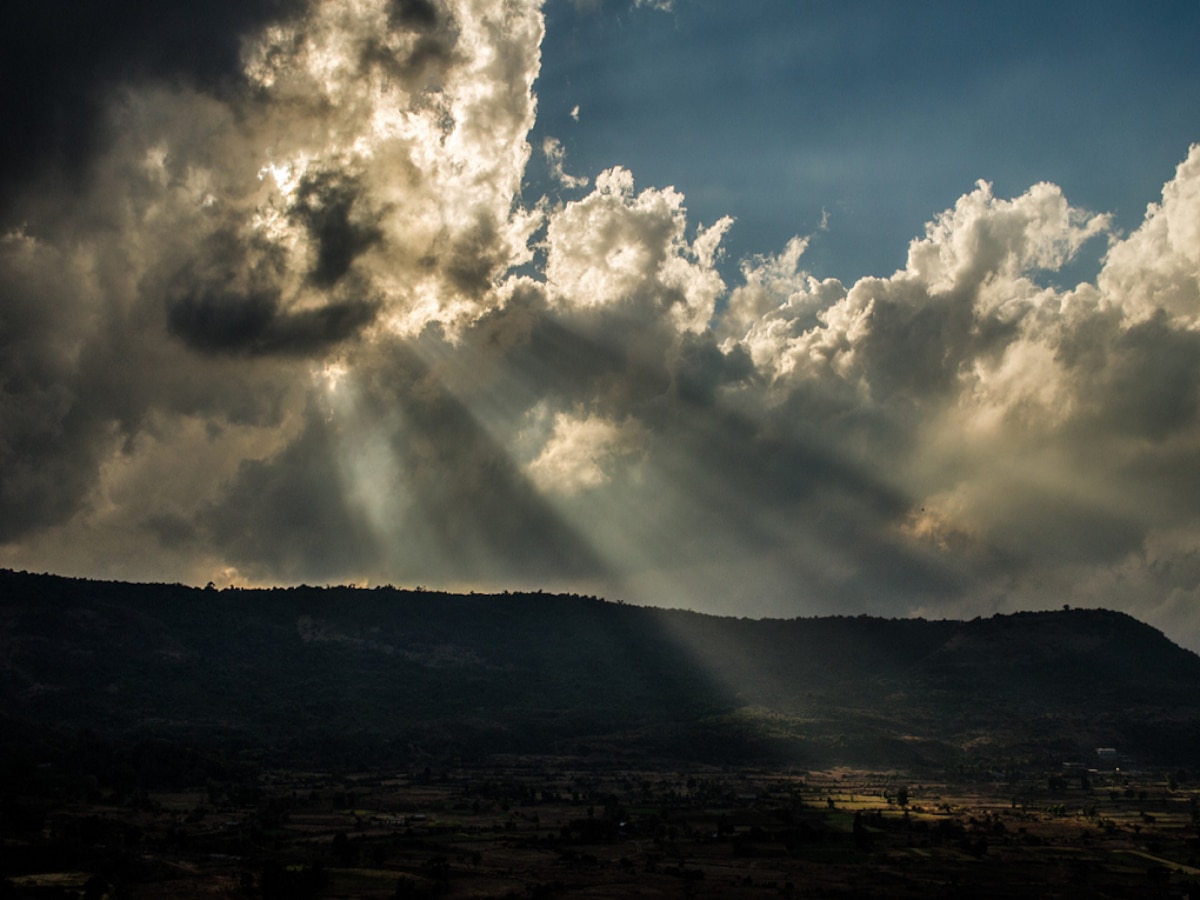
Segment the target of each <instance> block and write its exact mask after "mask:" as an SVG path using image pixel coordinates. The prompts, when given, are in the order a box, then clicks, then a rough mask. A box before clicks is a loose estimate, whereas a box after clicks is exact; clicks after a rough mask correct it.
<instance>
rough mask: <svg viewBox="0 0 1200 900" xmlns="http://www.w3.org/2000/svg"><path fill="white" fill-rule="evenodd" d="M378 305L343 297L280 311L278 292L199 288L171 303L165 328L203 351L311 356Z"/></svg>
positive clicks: (351, 331)
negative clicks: (324, 302) (329, 301)
mask: <svg viewBox="0 0 1200 900" xmlns="http://www.w3.org/2000/svg"><path fill="white" fill-rule="evenodd" d="M378 309H379V308H378V305H377V304H374V303H367V302H363V301H345V302H338V303H330V304H327V305H325V306H322V307H320V308H318V309H305V310H298V311H295V312H282V311H281V310H280V304H279V295H278V294H277V293H268V292H264V293H257V294H237V293H227V292H223V291H220V290H216V291H203V292H201V293H195V294H187V295H185V296H183V297H180V298H178V299H177V300H175V301H173V302H172V303H171V305H170V307H169V308H168V311H167V329H168V331H169V332H170V333H171V334H173V335H175V336H176V337H178V338H180V339H181V340H182V341H183V342H184V343H186V344H187V345H188V346H189V347H191V348H193V349H195V350H199V351H201V352H204V353H235V354H236V353H245V354H250V355H259V354H275V353H278V354H285V355H286V354H293V355H298V356H310V355H312V354H314V353H318V352H320V351H321V350H323V349H324V348H327V347H330V346H332V345H334V344H338V343H340V342H342V341H344V340H346V339H347V338H350V337H352V336H353V335H355V334H357V333H358V332H359V331H360V330H361V329H362V328H363V327H364V326H366V325H368V324H370V322H371V321H372V320H373V319H374V318H375V316H376V314H377V312H378Z"/></svg>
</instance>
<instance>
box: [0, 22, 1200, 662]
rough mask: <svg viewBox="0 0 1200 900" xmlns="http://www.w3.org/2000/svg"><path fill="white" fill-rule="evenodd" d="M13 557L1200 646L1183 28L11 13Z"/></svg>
mask: <svg viewBox="0 0 1200 900" xmlns="http://www.w3.org/2000/svg"><path fill="white" fill-rule="evenodd" d="M0 35H3V36H2V37H0V42H2V44H0V98H2V100H0V102H2V104H3V107H2V108H3V109H4V110H5V116H4V118H5V123H6V124H5V128H4V129H3V133H2V134H0V566H4V567H8V568H14V569H25V570H30V571H49V572H56V573H61V574H68V575H79V576H87V577H94V578H120V579H127V580H136V581H167V582H184V583H191V584H205V583H207V582H209V581H212V582H214V583H215V584H217V585H219V586H223V585H228V584H237V585H242V586H250V585H269V584H297V583H308V584H346V583H355V584H365V585H377V584H395V585H398V586H409V587H411V586H417V585H421V586H426V587H430V588H445V589H451V590H481V591H495V590H504V589H513V590H525V589H539V588H540V589H545V590H555V591H559V590H561V591H574V592H578V593H586V594H598V595H601V596H605V597H607V598H609V599H612V600H622V601H625V602H631V603H642V604H653V605H662V606H673V607H683V608H689V609H696V610H701V611H704V612H711V613H720V614H726V615H737V616H752V617H761V616H781V617H792V616H813V615H829V614H844V615H859V614H864V613H865V614H871V615H886V616H913V615H920V616H925V617H929V618H943V617H955V618H959V617H965V618H973V617H974V616H978V615H982V616H988V615H992V614H994V613H1004V612H1012V611H1016V610H1022V609H1043V608H1058V607H1060V606H1062V605H1064V604H1069V605H1072V606H1083V607H1095V606H1102V607H1107V608H1110V609H1120V610H1124V611H1127V612H1130V613H1131V614H1133V615H1135V616H1137V617H1138V618H1140V619H1143V620H1144V621H1148V622H1150V623H1151V624H1153V625H1155V626H1157V627H1159V628H1161V629H1163V630H1164V631H1165V632H1166V633H1167V634H1168V636H1170V637H1171V638H1173V639H1174V640H1176V641H1177V642H1179V643H1181V644H1183V645H1185V646H1188V647H1191V648H1192V649H1200V553H1198V550H1200V145H1197V143H1196V142H1200V57H1198V55H1197V54H1196V53H1195V52H1194V48H1195V46H1196V43H1197V39H1198V38H1200V4H1198V3H1196V2H1195V0H1189V2H1175V0H1162V2H1159V3H1155V4H1138V5H1135V4H1132V3H1127V2H1126V3H1117V2H1087V3H1084V2H1075V0H1064V2H1060V3H1056V4H1051V5H1050V6H1049V7H1047V6H1046V5H1045V4H1036V5H1035V4H1033V3H1028V2H1024V0H1014V2H1011V3H1004V4H980V3H962V2H958V3H949V2H940V0H914V2H911V3H904V4H899V3H889V2H883V0H876V2H865V0H863V2H858V0H841V2H836V3H835V2H823V0H811V2H800V0H787V2H785V0H755V2H754V3H752V4H749V5H747V4H741V5H735V4H729V3H723V2H718V0H674V2H665V0H544V2H542V0H505V2H503V3H502V2H499V0H345V2H337V3H334V2H320V0H312V2H304V0H250V2H247V0H237V2H234V0H218V2H214V3H210V4H206V5H204V7H203V8H195V9H192V8H190V5H189V6H187V7H186V8H185V7H180V8H177V9H176V8H171V7H169V6H168V7H163V6H162V5H161V4H151V3H148V2H146V0H123V2H116V3H113V4H106V5H104V6H103V7H97V6H96V5H95V4H91V3H86V2H83V0H61V2H55V3H42V4H32V3H12V4H6V5H5V7H4V9H3V11H2V12H0Z"/></svg>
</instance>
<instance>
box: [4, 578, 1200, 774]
mask: <svg viewBox="0 0 1200 900" xmlns="http://www.w3.org/2000/svg"><path fill="white" fill-rule="evenodd" d="M0 702H2V704H3V713H4V716H5V718H6V720H7V722H6V725H7V726H8V727H6V728H5V732H6V733H7V734H8V735H9V738H8V740H9V741H10V742H11V741H15V740H29V738H28V735H29V734H31V733H36V734H42V735H45V734H60V735H62V734H66V735H73V734H76V733H78V732H80V731H81V730H83V731H85V732H87V733H94V734H95V735H96V736H98V737H99V738H101V739H104V740H119V741H124V742H138V741H143V742H144V741H153V740H159V741H167V742H170V743H171V744H172V745H173V746H185V747H189V748H194V749H195V750H196V751H197V752H210V751H217V752H220V753H221V754H223V755H224V756H225V757H227V758H230V755H231V754H236V755H240V756H242V757H246V758H256V759H261V760H266V761H271V762H307V763H318V762H320V763H325V764H333V763H345V764H353V763H363V764H365V763H373V762H384V761H387V760H396V759H405V760H412V759H414V758H422V757H429V758H432V757H444V756H458V757H460V758H472V757H474V758H479V757H482V756H486V755H491V754H496V753H560V754H578V755H589V754H591V755H595V754H608V755H613V756H614V757H615V756H636V755H638V754H643V755H645V754H653V755H667V756H673V757H679V758H692V759H704V760H710V761H725V760H729V761H734V760H741V761H744V760H763V761H772V762H796V763H801V764H803V763H813V762H831V761H847V762H870V763H876V764H900V765H903V764H915V763H946V762H951V761H956V760H957V761H961V760H964V759H968V760H974V761H976V762H977V763H978V764H980V765H984V764H987V765H1003V764H1012V763H1016V762H1021V761H1039V760H1043V759H1052V758H1062V757H1064V756H1067V757H1069V756H1078V757H1079V758H1080V759H1083V760H1087V759H1089V758H1093V754H1094V748H1095V747H1097V746H1115V747H1117V748H1118V749H1119V750H1121V751H1122V752H1123V753H1125V754H1128V755H1130V756H1131V757H1133V758H1135V759H1137V760H1139V761H1141V762H1144V763H1148V762H1162V763H1168V764H1182V765H1192V764H1194V763H1195V762H1196V757H1197V756H1200V751H1198V749H1197V748H1200V741H1198V740H1197V738H1200V657H1197V656H1196V655H1195V654H1193V653H1191V652H1189V651H1186V650H1183V649H1182V648H1180V647H1178V646H1176V645H1174V644H1173V643H1171V642H1170V641H1169V640H1167V639H1166V638H1165V637H1164V636H1163V635H1162V634H1161V633H1160V632H1158V631H1156V630H1154V629H1153V628H1150V627H1149V626H1147V625H1144V624H1142V623H1140V622H1138V621H1137V620H1135V619H1133V618H1131V617H1129V616H1127V615H1124V614H1122V613H1115V612H1108V611H1103V610H1073V611H1062V612H1045V613H1019V614H1015V615H1009V616H994V617H992V618H990V619H975V620H973V621H971V622H953V621H924V620H919V619H899V620H885V619H877V618H870V617H866V616H860V617H857V618H847V617H833V618H819V619H792V620H748V619H734V618H722V617H715V616H705V615H700V614H697V613H691V612H684V611H678V610H659V609H649V608H640V607H633V606H625V605H621V604H613V603H607V602H604V601H602V600H598V599H596V598H589V597H578V596H551V595H545V594H512V595H509V594H504V595H487V596H483V595H471V596H461V595H449V594H442V593H436V592H425V591H404V590H394V589H391V588H386V589H372V590H360V589H353V588H309V587H300V588H290V589H276V590H222V591H215V590H202V589H196V588H189V587H183V586H179V585H144V584H122V583H112V582H98V581H86V580H77V579H67V578H59V577H54V576H46V575H30V574H25V573H14V572H8V571H3V572H0ZM39 729H41V730H39ZM14 735H23V736H24V737H20V738H17V737H13V736H14Z"/></svg>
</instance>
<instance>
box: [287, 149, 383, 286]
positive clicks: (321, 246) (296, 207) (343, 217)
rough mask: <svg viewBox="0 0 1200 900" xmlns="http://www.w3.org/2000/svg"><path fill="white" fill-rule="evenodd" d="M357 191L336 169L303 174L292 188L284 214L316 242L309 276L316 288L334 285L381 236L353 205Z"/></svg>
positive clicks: (356, 200)
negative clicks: (294, 196)
mask: <svg viewBox="0 0 1200 900" xmlns="http://www.w3.org/2000/svg"><path fill="white" fill-rule="evenodd" d="M361 192H362V188H361V186H359V185H358V184H356V183H355V181H354V179H353V178H349V177H346V176H344V175H342V174H341V173H338V172H314V173H311V174H306V175H305V176H304V178H302V179H301V181H300V186H299V187H298V188H297V190H296V199H295V200H294V201H293V202H292V205H291V207H290V208H289V209H288V215H289V216H290V217H291V218H292V219H293V220H295V221H298V222H300V223H302V224H303V225H304V227H305V228H306V229H308V233H309V236H310V237H311V238H312V240H313V242H314V243H315V244H316V260H315V261H314V263H313V267H312V269H311V270H310V271H309V278H311V279H312V281H313V284H315V285H316V286H317V287H319V288H330V287H333V286H334V285H335V284H337V283H338V282H339V281H340V280H341V279H342V277H343V276H344V275H345V274H346V273H347V272H349V271H350V266H351V265H352V264H353V263H354V260H355V258H356V257H358V256H359V255H360V254H362V253H363V252H364V251H365V250H367V249H368V248H369V247H371V246H373V245H375V244H378V243H379V242H380V241H381V240H382V239H383V233H382V232H381V231H380V229H379V227H378V225H376V224H375V223H374V222H373V221H371V220H370V218H368V217H366V216H364V214H363V211H362V210H361V209H360V208H356V206H361V204H360V203H359V202H358V201H359V197H360V194H361Z"/></svg>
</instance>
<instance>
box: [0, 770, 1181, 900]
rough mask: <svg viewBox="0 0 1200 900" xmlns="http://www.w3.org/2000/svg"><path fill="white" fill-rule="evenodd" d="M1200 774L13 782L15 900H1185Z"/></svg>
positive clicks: (463, 775)
mask: <svg viewBox="0 0 1200 900" xmlns="http://www.w3.org/2000/svg"><path fill="white" fill-rule="evenodd" d="M1180 778H1183V779H1184V780H1182V781H1181V780H1180ZM1198 787H1200V786H1195V785H1191V784H1190V783H1189V782H1188V781H1187V776H1186V773H1168V774H1166V775H1163V774H1162V773H1148V772H1141V773H1134V774H1121V773H1114V772H1111V771H1103V772H1102V771H1095V770H1094V771H1091V772H1088V771H1087V770H1084V769H1079V768H1076V767H1068V768H1067V769H1066V770H1063V769H1057V770H1054V771H1052V772H1051V773H1050V774H1049V775H1045V773H1034V772H1031V771H1030V772H1022V773H1010V774H1008V775H1005V776H1000V775H999V773H997V777H995V778H994V779H991V778H988V779H984V780H973V779H967V778H963V779H961V780H946V779H945V778H944V777H936V776H925V775H917V774H915V773H901V772H896V771H879V772H873V771H866V770H852V769H844V768H841V769H834V770H826V771H803V772H802V771H795V770H764V769H758V768H740V769H715V768H712V767H703V766H696V767H687V768H678V769H676V768H671V767H669V766H666V765H662V766H658V767H654V768H638V769H627V768H622V767H610V766H602V765H597V764H596V763H595V762H590V763H589V762H587V761H581V760H578V759H571V758H540V759H539V758H513V759H509V760H496V761H495V762H494V763H493V764H492V765H489V766H486V767H468V768H456V769H450V770H446V769H434V768H432V767H430V768H426V769H422V770H418V771H399V772H397V771H375V772H369V773H355V774H342V775H334V774H331V773H327V772H325V773H316V772H299V771H279V770H272V771H267V772H263V773H261V775H260V776H258V777H256V778H253V779H250V780H242V781H240V782H239V781H231V782H221V781H215V780H213V781H210V782H209V783H208V784H207V786H205V787H204V788H202V789H193V790H174V791H144V790H135V791H132V792H128V793H126V792H122V791H121V790H115V791H112V790H104V789H99V788H98V787H97V786H96V785H94V784H93V785H92V786H91V789H90V792H89V791H88V790H86V789H85V790H83V791H81V792H80V793H79V794H77V795H76V796H74V797H62V798H60V799H59V801H58V802H55V803H50V802H48V800H46V799H45V798H43V800H42V802H41V805H38V803H37V801H36V799H35V798H34V797H33V796H32V795H30V794H28V793H27V794H25V795H24V796H22V797H19V798H17V799H15V800H14V798H13V797H12V796H11V795H10V797H9V799H8V800H6V803H7V804H8V807H7V808H6V810H5V839H4V845H3V847H4V878H3V881H0V896H4V897H45V898H52V897H54V898H59V897H87V898H100V897H104V896H107V897H112V898H117V897H126V898H131V900H133V898H185V900H186V898H200V897H230V898H241V897H244V898H288V900H293V898H300V900H303V898H325V897H328V898H335V897H340V898H350V897H355V898H392V897H449V898H453V897H491V898H551V897H565V898H571V897H576V898H587V897H591V898H602V897H637V896H641V897H676V896H688V897H713V898H772V897H785V898H790V897H855V898H892V897H912V898H931V897H933V898H936V897H948V898H949V897H979V898H993V897H994V898H1001V897H1006V898H1007V897H1033V896H1036V897H1061V898H1105V897H1109V898H1117V897H1120V898H1140V897H1171V898H1182V897H1186V896H1192V897H1194V896H1197V892H1198V891H1200V868H1197V867H1198V866H1200V838H1198V837H1197V827H1198V821H1200V819H1198V809H1197V798H1198V796H1200V790H1198V789H1197V788H1198ZM14 804H15V808H14Z"/></svg>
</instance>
